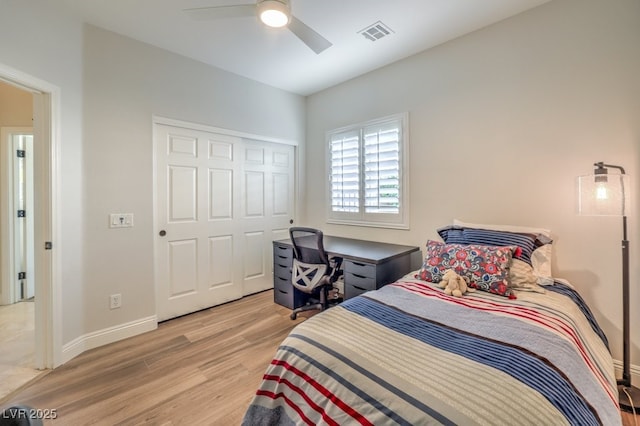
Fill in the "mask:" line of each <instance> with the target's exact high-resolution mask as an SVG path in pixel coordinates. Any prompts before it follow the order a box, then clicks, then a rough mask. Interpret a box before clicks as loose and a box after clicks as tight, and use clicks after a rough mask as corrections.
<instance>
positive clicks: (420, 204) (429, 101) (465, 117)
mask: <svg viewBox="0 0 640 426" xmlns="http://www.w3.org/2000/svg"><path fill="white" fill-rule="evenodd" d="M639 41H640V2H638V1H637V0H615V1H611V2H603V1H601V0H554V1H552V2H550V3H547V4H545V5H542V6H540V7H538V8H535V9H532V10H530V11H528V12H525V13H524V14H521V15H519V16H516V17H513V18H511V19H507V20H505V21H502V22H500V23H498V24H495V25H493V26H490V27H488V28H485V29H482V30H480V31H477V32H475V33H473V34H470V35H468V36H464V37H461V38H459V39H456V40H454V41H452V42H449V43H446V44H443V45H441V46H438V47H436V48H434V49H431V50H429V51H426V52H423V53H421V54H418V55H415V56H413V57H410V58H408V59H405V60H402V61H399V62H397V63H395V64H392V65H390V66H387V67H385V68H383V69H380V70H377V71H374V72H372V73H370V74H367V75H365V76H362V77H359V78H356V79H354V80H352V81H349V82H346V83H344V84H341V85H339V86H336V87H334V88H331V89H328V90H325V91H323V92H320V93H317V94H315V95H312V96H310V97H309V98H308V102H307V108H308V115H307V116H308V122H307V152H308V155H307V158H306V159H307V162H306V164H305V166H306V167H305V169H306V172H307V176H306V178H307V182H308V184H307V191H308V192H311V191H320V192H322V191H323V186H324V185H323V184H322V182H326V179H325V169H324V162H323V161H318V160H321V159H324V158H325V144H324V137H325V132H326V131H327V130H330V129H333V128H337V127H340V126H344V125H347V124H349V123H355V122H360V121H363V120H367V119H371V118H376V117H380V116H385V115H388V114H392V113H397V112H402V111H408V112H409V114H410V137H411V148H410V149H411V152H410V158H411V159H410V167H411V168H410V186H411V187H410V191H411V209H410V210H411V229H410V230H409V231H397V230H382V229H370V228H359V227H349V226H339V225H327V224H326V213H325V211H326V205H325V203H324V202H323V200H324V197H320V198H319V197H315V198H314V199H313V200H309V201H308V202H307V205H306V207H307V215H306V222H307V224H308V225H312V226H318V227H321V228H324V229H325V232H326V233H328V234H340V235H347V236H353V237H359V238H376V239H380V240H384V241H391V242H399V243H410V244H417V245H421V246H423V245H424V243H425V241H426V240H427V239H428V238H437V234H436V233H435V229H436V228H438V227H440V226H443V225H447V224H450V223H451V221H452V219H454V218H458V219H461V220H464V221H467V222H477V223H502V224H514V225H528V226H536V227H542V228H548V229H551V230H552V231H553V232H554V234H555V236H556V243H555V260H554V262H553V267H554V274H555V275H556V276H558V277H563V278H566V279H569V280H570V281H571V282H573V283H574V285H575V286H576V287H578V288H579V290H580V291H581V293H582V294H583V295H584V297H585V298H586V299H587V301H588V303H589V304H590V306H591V307H592V308H593V310H594V312H595V315H596V316H597V319H598V321H599V322H600V324H601V325H602V326H603V328H604V329H605V331H606V333H607V335H608V337H609V339H610V342H611V343H612V350H613V354H614V356H615V357H616V358H617V359H621V313H620V312H621V302H620V300H621V294H620V282H621V267H620V265H621V255H620V240H621V238H622V222H621V219H619V218H613V219H612V218H588V217H578V216H576V214H575V202H576V199H575V195H574V193H575V178H576V176H578V175H583V174H589V173H591V172H592V170H593V168H592V164H593V162H594V161H605V162H608V163H611V164H620V165H622V166H624V167H625V168H626V169H627V173H629V174H631V176H632V177H633V183H634V185H635V186H634V188H633V192H632V196H633V198H634V201H633V207H634V212H636V213H634V214H633V216H632V217H631V218H630V221H629V224H630V240H631V259H632V262H631V281H632V292H631V297H632V301H631V306H632V322H631V323H632V324H636V325H637V324H640V309H639V308H638V307H639V306H640V303H639V302H640V287H638V280H639V279H640V264H639V263H638V262H637V261H634V260H633V259H638V253H640V250H638V249H637V247H638V245H639V244H640V232H639V229H640V228H639V225H640V224H639V223H638V218H639V216H638V214H637V212H638V211H639V210H638V198H640V197H638V192H637V188H638V186H637V185H636V184H637V183H638V177H639V176H640V167H639V161H640V77H639V76H640V49H639V48H638V42H639ZM632 337H633V345H632V349H633V351H632V353H633V354H632V358H633V362H634V363H635V364H636V365H640V350H639V347H640V326H635V327H634V328H633V329H632Z"/></svg>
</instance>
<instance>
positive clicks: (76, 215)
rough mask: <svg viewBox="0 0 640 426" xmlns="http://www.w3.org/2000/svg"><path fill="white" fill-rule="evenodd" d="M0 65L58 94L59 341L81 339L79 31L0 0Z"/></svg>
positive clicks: (60, 18) (42, 5)
mask: <svg viewBox="0 0 640 426" xmlns="http://www.w3.org/2000/svg"><path fill="white" fill-rule="evenodd" d="M0 64H2V65H3V66H5V67H10V68H12V69H14V70H18V71H20V72H21V73H24V74H28V75H30V76H32V77H35V78H37V79H39V80H42V81H45V82H47V83H49V84H51V85H54V86H57V87H58V88H59V89H60V94H61V95H60V120H61V128H60V159H59V165H60V179H61V182H60V185H61V187H62V188H63V191H62V194H61V196H60V199H59V200H58V202H59V206H60V211H59V213H60V216H59V220H60V235H59V238H58V240H56V241H54V247H55V250H57V255H58V256H59V259H60V274H61V277H62V280H61V281H62V282H61V285H62V288H61V297H62V310H63V312H64V315H63V317H62V327H61V330H62V340H63V342H66V341H69V340H71V339H73V338H75V337H76V336H78V335H80V334H82V333H83V332H84V330H85V328H84V318H83V315H82V310H83V308H82V306H83V304H84V300H83V296H84V290H85V287H84V285H83V280H82V275H83V270H82V267H83V255H82V253H83V250H82V247H83V243H84V241H83V239H82V221H83V214H82V213H83V200H82V192H83V190H82V140H81V133H82V25H81V23H80V22H78V21H76V20H74V19H72V18H70V17H69V16H67V15H65V14H64V13H62V12H61V11H59V10H57V9H55V8H52V7H51V6H50V5H49V4H48V2H47V1H45V0H30V1H22V0H0Z"/></svg>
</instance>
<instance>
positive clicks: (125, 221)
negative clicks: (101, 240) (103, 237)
mask: <svg viewBox="0 0 640 426" xmlns="http://www.w3.org/2000/svg"><path fill="white" fill-rule="evenodd" d="M132 226H133V213H111V214H110V215H109V228H131V227H132Z"/></svg>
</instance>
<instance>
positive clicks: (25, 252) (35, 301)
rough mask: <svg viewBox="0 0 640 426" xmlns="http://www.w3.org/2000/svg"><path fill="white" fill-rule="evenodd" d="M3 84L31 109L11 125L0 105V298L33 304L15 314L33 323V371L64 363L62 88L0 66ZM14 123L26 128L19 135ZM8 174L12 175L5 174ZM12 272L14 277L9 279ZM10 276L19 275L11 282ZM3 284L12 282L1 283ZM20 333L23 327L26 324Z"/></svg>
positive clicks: (10, 113)
mask: <svg viewBox="0 0 640 426" xmlns="http://www.w3.org/2000/svg"><path fill="white" fill-rule="evenodd" d="M0 85H2V87H3V88H7V87H9V88H10V89H11V90H13V91H14V92H15V91H16V90H17V91H20V92H22V94H23V95H24V96H26V97H27V98H28V102H29V104H30V105H31V108H32V109H31V112H30V114H29V117H28V123H25V122H16V121H17V120H16V121H13V119H14V118H15V115H14V112H15V111H16V110H17V106H16V105H15V104H14V103H12V101H11V100H9V105H8V106H7V105H6V104H5V105H4V106H3V105H2V102H3V99H0V117H2V121H0V127H3V128H4V130H3V131H2V132H1V133H2V144H0V147H1V148H2V150H1V155H2V157H3V158H2V162H0V175H1V176H2V179H1V180H0V198H1V199H2V200H4V201H3V202H2V203H1V204H0V206H1V209H0V218H1V219H2V220H1V221H0V223H1V226H0V233H1V234H2V235H1V239H0V241H1V246H0V258H1V259H2V262H1V263H0V277H2V283H1V284H0V288H2V289H0V297H1V299H0V300H1V301H2V303H7V301H10V302H17V303H11V304H10V305H7V306H13V307H15V306H16V305H20V304H22V303H23V302H20V301H21V300H27V301H29V303H30V304H31V305H30V307H31V310H30V311H28V310H27V311H26V312H22V313H19V314H17V315H19V316H20V315H21V316H22V318H23V319H24V317H25V316H26V317H27V318H28V320H29V321H30V322H29V323H28V324H32V330H31V333H32V337H31V338H30V340H29V343H30V344H31V345H32V346H33V356H32V358H31V359H32V361H31V362H30V363H29V364H30V368H31V369H32V370H33V371H36V369H37V370H43V369H47V368H53V367H55V366H57V365H59V364H61V362H62V342H61V330H60V328H61V321H60V318H61V301H60V300H59V296H58V294H59V291H58V288H57V283H58V282H59V279H56V275H57V273H58V271H59V268H58V267H56V264H57V259H58V256H57V255H56V254H55V253H54V250H52V249H51V248H52V247H53V246H52V242H53V238H54V237H55V236H56V235H58V227H59V224H57V222H56V219H55V218H56V216H57V215H55V213H56V208H55V205H56V203H55V200H56V198H57V197H56V196H55V194H56V191H57V188H58V181H59V178H58V177H57V174H58V173H59V168H58V165H57V163H58V157H59V156H58V154H57V141H58V140H59V136H58V129H59V105H60V104H59V102H60V90H59V88H57V87H56V86H54V85H51V84H49V83H47V82H45V81H42V80H40V79H37V78H35V77H32V76H30V75H28V74H25V73H22V72H21V71H18V70H15V69H13V68H10V67H8V66H5V65H3V64H0ZM4 94H6V91H0V96H1V95H4ZM4 101H6V99H4ZM3 108H4V109H3ZM7 120H11V121H13V122H8V121H7ZM19 125H21V126H22V127H27V128H29V127H30V129H26V130H25V129H16V127H17V126H19ZM28 130H30V131H28ZM31 146H32V148H31ZM13 151H16V153H15V154H16V156H17V155H23V154H24V157H20V158H21V160H15V162H13V161H14V160H13V159H11V157H12V156H13ZM17 151H25V152H24V153H17ZM27 151H31V153H27ZM9 152H11V156H10V155H9V154H8V153H9ZM5 157H6V159H5ZM10 159H11V161H12V162H11V163H9V161H10ZM8 164H11V166H9V165H8ZM9 168H11V174H10V175H8V174H7V173H8V172H9ZM14 169H15V173H14ZM10 182H12V184H11V186H10ZM14 196H15V197H14ZM10 205H11V206H10ZM10 210H11V211H10ZM14 210H15V211H14ZM14 216H15V221H14ZM18 216H21V217H18ZM22 219H24V220H22ZM10 223H11V225H10ZM10 229H11V231H9V230H10ZM23 236H24V238H23ZM9 240H11V243H9ZM9 271H11V275H12V277H11V279H7V278H6V277H8V274H9ZM17 274H19V275H17ZM13 275H16V277H15V279H14V277H13ZM7 280H8V283H9V284H6V282H7ZM16 281H17V282H16ZM7 286H9V287H7ZM4 289H9V290H4ZM3 293H4V294H3ZM8 293H12V294H8ZM16 318H17V317H16ZM11 324H12V325H11V326H12V327H13V328H14V329H15V327H19V326H17V325H16V324H18V321H17V320H15V321H12V323H11ZM23 327H24V328H28V327H29V325H24V326H23ZM0 328H2V327H0ZM5 329H6V324H5ZM2 334H5V333H2ZM0 348H2V350H3V351H4V352H7V353H9V354H11V353H12V352H13V351H14V350H15V349H17V346H16V347H11V346H9V347H7V346H6V345H4V344H3V345H0ZM9 358H10V357H9ZM0 381H1V382H2V383H3V384H6V383H7V382H8V380H7V377H2V375H1V374H0ZM21 384H22V383H18V384H17V386H20V385H21ZM14 386H16V385H15V383H14ZM2 391H3V389H0V392H2Z"/></svg>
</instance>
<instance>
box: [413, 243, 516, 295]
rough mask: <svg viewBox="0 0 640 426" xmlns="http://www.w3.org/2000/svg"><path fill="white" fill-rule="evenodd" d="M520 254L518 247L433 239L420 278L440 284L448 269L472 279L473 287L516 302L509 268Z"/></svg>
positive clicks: (418, 274)
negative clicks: (455, 242)
mask: <svg viewBox="0 0 640 426" xmlns="http://www.w3.org/2000/svg"><path fill="white" fill-rule="evenodd" d="M519 251H520V249H519V247H515V246H500V247H499V246H484V245H475V244H471V245H463V244H444V243H440V242H438V241H432V240H429V241H427V254H426V256H425V259H424V263H423V264H422V268H420V271H418V273H417V274H416V278H418V279H421V280H424V281H430V282H434V283H437V282H440V281H441V280H442V275H443V274H444V273H445V271H446V270H448V269H452V270H454V271H455V272H456V273H457V274H458V275H461V276H463V277H467V278H468V279H469V287H473V288H477V289H478V290H483V291H487V292H489V293H494V294H499V295H501V296H506V297H509V298H511V299H515V298H516V296H515V293H514V292H513V290H512V289H511V288H510V285H511V283H510V281H509V268H510V266H511V260H512V258H513V256H514V254H519Z"/></svg>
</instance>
